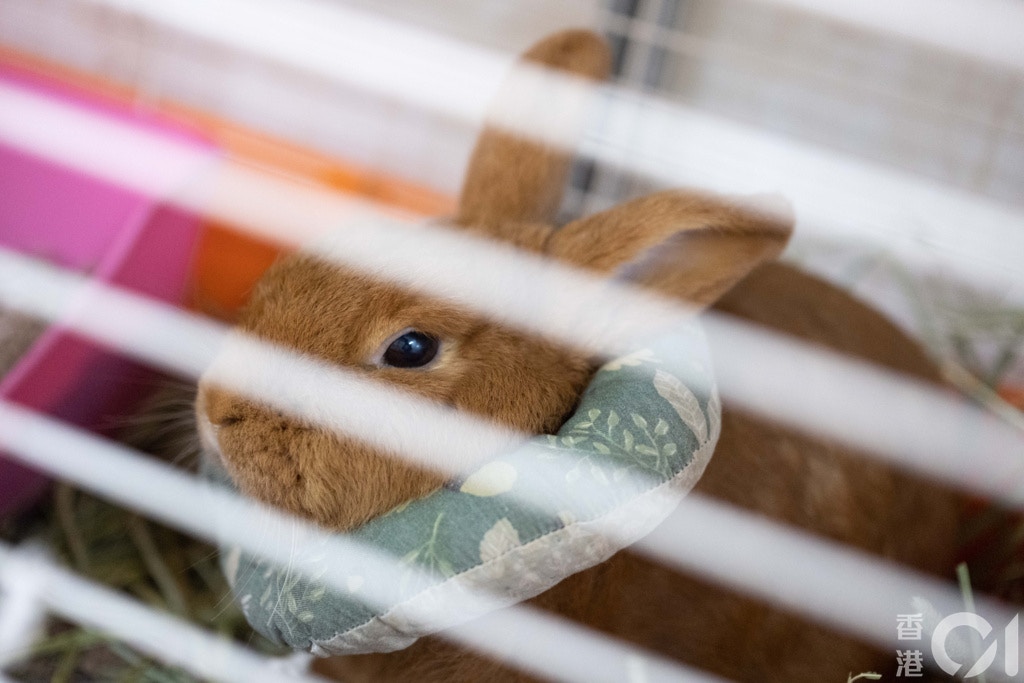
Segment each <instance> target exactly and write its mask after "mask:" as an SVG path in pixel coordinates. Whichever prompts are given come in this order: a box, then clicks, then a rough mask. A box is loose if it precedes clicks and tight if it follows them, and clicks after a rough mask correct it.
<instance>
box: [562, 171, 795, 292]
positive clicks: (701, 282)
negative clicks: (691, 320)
mask: <svg viewBox="0 0 1024 683" xmlns="http://www.w3.org/2000/svg"><path fill="white" fill-rule="evenodd" d="M792 229H793V216H792V212H791V209H790V207H789V204H788V203H787V202H786V201H785V200H782V199H781V198H777V197H749V198H738V199H733V200H727V199H724V198H720V197H714V196H712V195H707V194H701V193H697V192H689V191H682V190H676V191H668V192H661V193H658V194H654V195H650V196H647V197H641V198H640V199H634V200H632V201H629V202H626V203H625V204H620V205H619V206H617V207H615V208H612V209H609V210H608V211H604V212H602V213H598V214H594V215H592V216H588V217H586V218H581V219H580V220H577V221H574V222H572V223H569V224H568V225H566V226H565V227H564V228H562V229H561V230H559V231H557V232H555V233H554V234H553V235H552V236H551V238H550V239H549V240H548V243H547V253H548V254H550V255H551V256H554V257H556V258H558V259H560V260H562V261H567V262H569V263H571V264H573V265H576V266H579V267H582V268H586V269H588V270H594V271H597V272H599V273H604V274H608V275H610V276H614V277H619V278H623V279H627V280H630V281H632V282H635V283H636V284H638V285H641V286H644V287H648V288H650V289H655V290H658V291H660V292H662V293H664V294H668V295H669V296H672V297H676V298H680V299H684V300H686V301H688V302H689V303H691V304H693V305H694V306H701V307H702V306H707V305H710V304H712V303H714V302H715V301H716V300H717V299H718V298H719V297H720V296H722V295H723V294H725V293H726V292H727V291H729V289H731V288H732V286H733V285H734V284H736V283H737V282H739V281H740V280H741V279H743V277H744V276H746V274H747V273H749V272H750V271H751V270H753V269H754V268H755V267H757V266H758V265H760V264H761V263H764V262H765V261H770V260H772V259H774V258H775V257H777V256H778V255H779V253H780V252H781V251H782V250H783V248H784V247H785V246H786V242H787V241H788V240H789V236H790V234H791V232H792Z"/></svg>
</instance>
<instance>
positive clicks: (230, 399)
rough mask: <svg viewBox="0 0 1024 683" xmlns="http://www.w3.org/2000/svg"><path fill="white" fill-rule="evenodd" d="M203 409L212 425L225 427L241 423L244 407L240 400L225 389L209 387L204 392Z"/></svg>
mask: <svg viewBox="0 0 1024 683" xmlns="http://www.w3.org/2000/svg"><path fill="white" fill-rule="evenodd" d="M203 408H204V409H205V411H206V417H207V419H209V420H210V423H211V424H213V425H214V426H217V427H224V426H227V425H232V424H235V423H237V422H241V421H242V419H243V417H244V416H243V411H242V406H241V405H240V402H239V400H238V398H237V397H236V396H234V395H232V394H230V393H228V392H227V391H224V390H223V389H217V388H215V387H209V388H207V389H205V390H204V391H203Z"/></svg>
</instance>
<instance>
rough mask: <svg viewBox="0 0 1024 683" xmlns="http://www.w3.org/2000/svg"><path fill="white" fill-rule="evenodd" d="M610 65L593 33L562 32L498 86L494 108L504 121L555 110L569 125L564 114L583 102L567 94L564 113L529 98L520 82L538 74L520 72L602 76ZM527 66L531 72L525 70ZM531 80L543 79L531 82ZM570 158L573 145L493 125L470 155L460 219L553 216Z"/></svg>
mask: <svg viewBox="0 0 1024 683" xmlns="http://www.w3.org/2000/svg"><path fill="white" fill-rule="evenodd" d="M609 64H610V56H609V51H608V47H607V45H606V44H605V42H604V41H603V40H602V39H601V38H599V37H598V36H596V35H594V34H593V33H590V32H588V31H563V32H561V33H557V34H555V35H553V36H551V37H549V38H546V39H544V40H542V41H541V42H540V43H538V44H536V45H535V46H533V47H532V48H531V49H530V50H529V51H528V52H527V53H526V54H525V55H523V57H522V59H521V60H520V63H519V65H518V71H519V73H516V71H514V72H513V73H512V74H511V75H510V76H509V78H508V79H507V80H506V82H505V83H504V84H503V86H502V87H501V88H500V89H499V93H498V96H497V98H496V101H495V102H494V104H493V105H492V107H493V110H494V111H495V112H496V113H497V114H499V116H498V118H502V117H508V116H509V115H510V113H513V112H514V113H515V114H516V115H517V116H518V115H520V114H522V115H524V116H528V115H529V114H530V112H531V111H535V112H537V113H538V115H543V117H545V118H546V117H551V116H552V115H554V116H556V117H557V118H558V119H561V120H559V121H558V124H557V125H559V126H560V127H561V126H564V119H565V118H566V117H568V118H570V119H572V118H576V117H579V116H580V114H581V113H582V107H581V106H580V105H581V104H582V102H581V101H580V99H579V98H573V97H566V98H564V99H565V100H569V101H566V102H562V105H563V107H564V108H565V111H562V110H559V111H557V112H552V108H553V107H556V106H558V102H553V101H552V98H551V96H550V95H548V96H546V97H543V98H531V97H529V95H528V94H526V93H524V92H523V88H521V87H520V88H517V87H515V86H516V84H519V85H522V84H523V83H524V81H530V80H532V79H523V78H517V76H522V75H523V72H524V71H525V72H526V74H527V75H529V76H533V75H535V74H537V73H539V72H538V71H537V70H536V67H541V68H542V69H548V70H551V71H552V72H558V73H559V74H560V75H564V74H570V75H573V76H577V77H583V78H589V79H603V78H605V77H607V74H608V71H609V68H610V67H609ZM524 66H526V67H532V69H531V68H526V69H524V68H523V67H524ZM554 80H555V79H544V78H541V79H540V83H539V85H540V86H541V87H542V88H543V86H545V85H550V81H554ZM545 81H549V82H548V83H545ZM533 84H534V85H537V84H538V83H537V82H536V81H533ZM531 89H532V88H526V90H527V91H530V90H531ZM556 95H557V92H556ZM556 99H558V98H557V97H556ZM548 120H550V119H548ZM571 158H572V154H571V150H570V149H568V147H567V146H566V147H554V146H551V145H549V144H545V143H543V142H541V141H539V139H535V140H529V139H526V138H523V137H518V136H516V135H513V134H511V133H509V132H504V131H502V130H500V129H499V128H498V127H496V126H494V125H489V126H487V127H486V128H485V129H484V131H483V132H482V133H481V135H480V139H479V141H478V142H477V144H476V148H475V149H474V151H473V155H472V157H471V158H470V162H469V170H468V171H467V174H466V180H465V182H464V184H463V187H462V194H461V198H460V203H459V210H458V215H457V216H456V222H457V223H459V224H461V225H467V226H482V227H488V226H494V225H496V224H499V223H507V222H521V223H541V222H548V221H550V220H551V219H552V218H553V216H554V214H555V212H556V211H557V210H558V205H559V203H560V201H561V197H562V191H563V188H564V186H565V182H566V175H567V174H568V171H569V164H570V161H571Z"/></svg>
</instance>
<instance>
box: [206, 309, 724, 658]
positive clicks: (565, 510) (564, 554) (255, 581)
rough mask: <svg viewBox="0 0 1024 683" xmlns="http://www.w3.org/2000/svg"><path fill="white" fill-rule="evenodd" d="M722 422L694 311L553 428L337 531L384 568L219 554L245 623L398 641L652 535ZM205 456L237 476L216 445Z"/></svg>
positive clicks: (699, 467) (325, 645) (294, 639)
mask: <svg viewBox="0 0 1024 683" xmlns="http://www.w3.org/2000/svg"><path fill="white" fill-rule="evenodd" d="M720 420H721V407H720V403H719V400H718V395H717V393H716V390H715V387H714V382H713V380H712V375H711V371H710V361H709V358H708V352H707V346H706V342H705V340H704V337H703V334H702V332H701V331H700V329H699V327H698V326H697V324H696V323H692V324H690V325H687V326H685V327H683V328H682V329H679V330H677V331H676V332H674V333H673V334H672V335H670V336H667V337H664V338H662V339H659V340H658V342H657V343H655V344H652V345H651V346H650V348H645V349H642V350H639V351H636V352H634V353H631V354H629V355H627V356H624V357H621V358H618V359H616V360H613V361H611V362H609V363H607V364H606V365H604V366H603V367H602V368H601V369H600V370H599V371H598V372H597V373H596V374H595V376H594V378H593V380H592V381H591V383H590V385H589V386H588V387H587V389H586V391H585V392H584V394H583V396H582V398H581V401H580V404H579V406H578V408H577V410H576V411H575V413H574V414H573V416H572V417H571V418H570V419H569V420H568V421H567V422H566V423H565V425H564V426H563V427H562V429H561V430H560V431H559V432H558V434H557V435H544V436H539V437H536V438H534V439H531V440H530V441H529V442H527V443H526V444H524V445H523V446H522V447H521V448H518V449H517V450H515V451H513V452H511V453H507V454H504V455H501V456H500V457H497V458H495V459H493V460H490V461H488V462H487V463H485V464H483V465H482V466H480V467H479V468H478V469H477V470H476V471H475V472H472V473H469V474H468V476H466V477H465V478H463V479H461V480H459V481H456V482H452V483H451V484H449V485H448V486H446V487H445V488H443V489H441V490H438V491H436V492H435V493H433V494H431V495H430V496H427V497H426V498H423V499H420V500H415V501H412V502H409V503H407V504H404V505H402V506H400V507H399V508H397V509H395V510H393V511H391V512H389V513H387V514H385V515H382V516H381V517H378V518H376V519H373V520H371V521H369V522H368V523H366V524H364V525H363V526H361V527H359V528H357V529H355V530H353V531H351V532H349V533H347V534H343V535H339V536H344V540H345V541H346V542H347V543H348V542H355V543H356V544H358V545H357V546H355V547H369V548H371V549H372V555H373V557H374V558H376V560H378V561H379V559H380V557H381V556H382V555H383V556H384V557H385V558H386V559H387V560H388V562H387V566H388V567H390V568H392V569H393V570H392V571H379V569H378V567H379V566H380V565H379V564H374V560H373V559H372V558H368V557H367V556H366V554H365V553H362V552H353V553H352V557H351V558H349V557H347V556H346V558H345V566H344V567H339V566H338V562H337V560H336V559H335V560H334V561H331V562H330V563H329V564H328V561H327V560H326V558H325V553H324V552H323V548H318V547H316V543H313V544H311V545H312V546H313V547H297V548H296V561H295V562H294V563H292V565H291V566H289V567H280V566H277V565H275V564H274V563H272V562H270V561H268V560H263V559H261V558H258V557H253V556H249V555H248V554H243V553H241V552H240V551H239V550H238V549H237V548H229V549H225V551H224V552H222V556H221V557H222V566H223V567H224V571H225V574H226V576H227V578H228V580H229V582H230V583H231V585H232V589H233V591H234V593H235V596H236V597H237V598H238V599H239V601H240V604H241V606H242V609H243V611H244V612H245V615H246V617H247V619H248V620H249V623H250V624H252V626H253V627H254V628H255V629H256V630H257V631H259V632H260V633H262V634H263V635H265V636H267V637H268V638H270V639H271V640H273V641H275V642H277V643H279V644H283V645H287V646H290V647H292V648H296V649H304V650H309V651H311V652H313V653H314V654H318V655H337V654H358V653H367V652H388V651H393V650H398V649H402V648H404V647H408V646H409V645H410V644H412V643H413V642H414V641H415V640H416V639H417V638H419V637H421V636H424V635H428V634H431V633H435V632H437V631H439V630H442V629H444V628H447V627H450V626H454V625H456V624H459V623H462V622H464V621H467V620H469V619H471V618H474V617H477V616H480V615H481V614H483V613H485V612H487V611H489V610H491V609H495V608H497V607H502V606H505V605H509V604H513V603H516V602H519V601H521V600H526V599H528V598H531V597H533V596H535V595H537V594H539V593H541V592H543V591H545V590H547V589H548V588H550V587H551V586H553V585H555V584H556V583H558V582H559V581H561V580H562V579H564V578H566V577H567V576H570V575H571V574H574V573H576V572H579V571H582V570H584V569H587V568H589V567H592V566H594V565H596V564H599V563H601V562H603V561H605V560H607V559H608V558H609V557H611V556H612V555H613V554H615V553H616V552H617V551H619V550H621V549H622V548H624V547H626V546H628V545H629V544H631V543H633V542H635V541H637V540H639V539H640V538H642V537H643V536H644V535H646V534H647V533H649V532H650V531H651V530H652V529H653V528H654V527H655V526H657V525H658V524H659V523H660V522H661V521H662V520H663V519H664V518H665V517H666V516H667V515H668V514H669V513H671V511H672V510H673V509H674V507H675V506H676V504H677V503H678V501H679V499H680V497H681V496H683V495H685V494H686V493H687V492H688V491H689V490H690V489H691V488H692V487H693V485H694V484H695V483H696V481H697V479H698V478H699V477H700V475H701V473H702V472H703V470H704V466H705V465H706V464H707V462H708V460H709V459H710V457H711V453H712V451H713V450H714V447H715V444H716V442H717V439H718V433H719V427H720ZM204 470H205V473H206V475H207V476H208V477H209V478H211V479H213V480H214V481H217V482H219V483H223V484H225V485H228V486H230V485H231V483H230V479H229V478H228V477H227V475H226V473H225V472H224V471H223V470H222V469H220V467H219V466H218V464H217V463H214V462H212V459H211V458H207V459H206V460H205V463H204ZM368 485H369V483H368ZM318 563H319V565H318ZM300 567H301V571H298V569H299V568H300ZM328 570H329V571H328ZM328 573H330V575H331V577H333V578H334V579H335V580H333V581H332V582H331V585H330V586H329V585H328V584H327V582H326V581H324V580H323V577H324V576H325V575H326V574H328ZM317 576H319V577H321V578H320V579H316V578H312V577H317ZM341 577H343V578H341ZM339 579H340V580H339ZM342 584H343V585H344V587H343V588H342V587H341V585H342Z"/></svg>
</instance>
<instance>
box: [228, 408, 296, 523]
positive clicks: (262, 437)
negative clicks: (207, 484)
mask: <svg viewBox="0 0 1024 683" xmlns="http://www.w3.org/2000/svg"><path fill="white" fill-rule="evenodd" d="M290 431H291V430H290V429H289V428H288V427H286V426H282V425H280V424H266V423H261V422H260V421H256V420H247V421H245V422H243V423H238V424H232V425H226V426H222V427H221V428H220V429H219V430H218V433H217V442H218V445H219V451H220V454H221V459H222V460H223V462H224V465H225V467H226V468H227V470H228V473H229V474H230V475H231V478H232V479H233V480H234V481H235V483H236V484H237V485H238V488H239V489H240V490H241V491H242V493H244V494H245V495H247V496H250V497H252V498H256V499H257V500H260V501H262V502H264V503H267V504H269V505H273V506H276V507H279V508H282V509H285V510H287V511H289V512H292V513H294V514H298V515H303V516H308V512H307V510H306V506H305V495H304V488H305V479H306V476H305V475H304V473H303V471H302V465H301V462H300V461H299V460H298V459H297V458H295V457H294V455H293V453H294V451H293V449H292V447H291V445H290V443H291V441H292V440H293V438H294V437H293V436H291V435H290V434H289V432H290Z"/></svg>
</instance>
